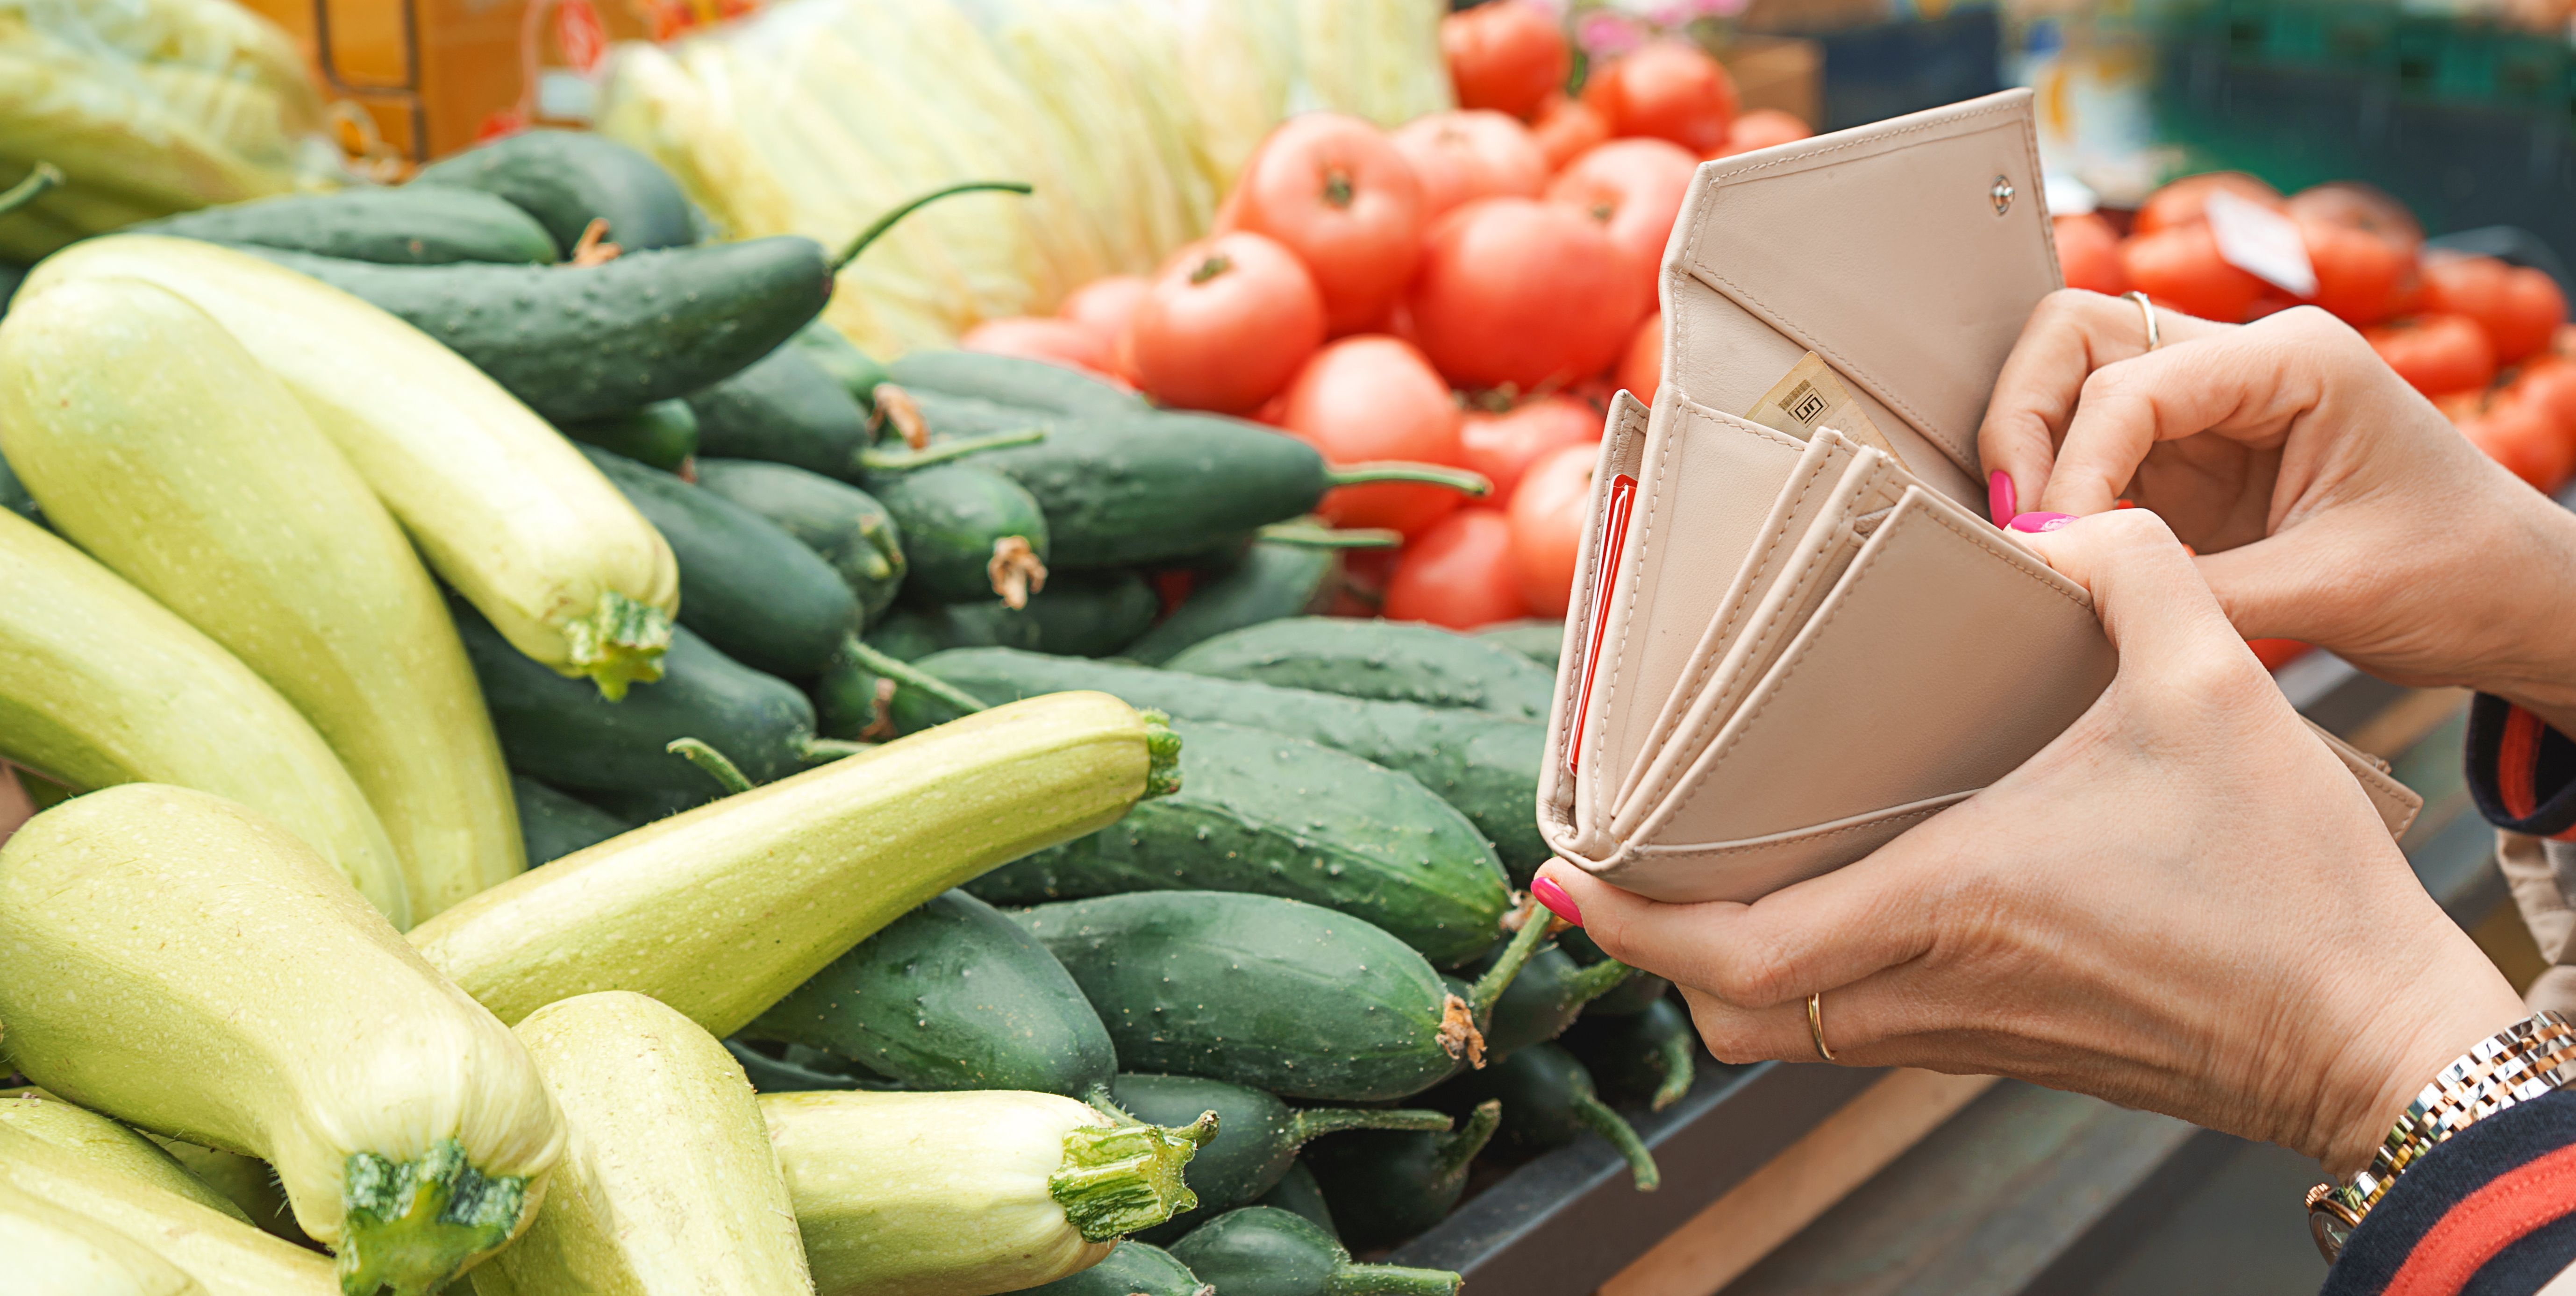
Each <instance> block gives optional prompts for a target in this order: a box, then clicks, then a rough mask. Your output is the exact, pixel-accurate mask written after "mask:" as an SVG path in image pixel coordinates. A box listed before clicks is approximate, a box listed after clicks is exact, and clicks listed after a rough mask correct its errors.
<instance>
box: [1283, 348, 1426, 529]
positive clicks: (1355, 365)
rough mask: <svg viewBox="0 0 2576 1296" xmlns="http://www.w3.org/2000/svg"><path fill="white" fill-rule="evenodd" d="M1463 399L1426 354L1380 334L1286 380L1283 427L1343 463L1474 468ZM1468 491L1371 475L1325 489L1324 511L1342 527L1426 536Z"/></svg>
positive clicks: (1329, 353)
mask: <svg viewBox="0 0 2576 1296" xmlns="http://www.w3.org/2000/svg"><path fill="white" fill-rule="evenodd" d="M1461 417H1462V416H1461V415H1460V413H1459V410H1458V403H1457V402H1456V401H1454V400H1452V399H1450V396H1449V384H1447V383H1445V382H1442V381H1441V380H1440V375H1439V374H1438V373H1435V372H1433V370H1432V368H1431V362H1430V361H1428V360H1425V359H1423V358H1422V352H1421V351H1420V350H1418V349H1416V348H1415V347H1413V346H1412V345H1410V344H1408V343H1405V342H1402V341H1399V340H1397V339H1395V338H1391V337H1386V336H1383V335H1378V334H1363V335H1361V336H1358V337H1346V338H1343V339H1341V340H1340V341H1338V342H1334V343H1332V344H1331V345H1329V346H1326V347H1325V348H1324V349H1323V350H1321V351H1318V352H1316V353H1315V358H1314V359H1312V360H1309V361H1307V362H1306V367H1305V368H1303V369H1300V370H1298V371H1297V379H1296V381H1294V382H1292V383H1290V384H1288V399H1287V404H1286V406H1285V407H1284V408H1283V409H1282V410H1281V411H1280V423H1281V426H1283V427H1285V428H1287V429H1288V433H1289V435H1291V436H1294V437H1296V438H1297V439H1298V440H1300V441H1303V442H1305V443H1307V444H1308V445H1311V446H1313V447H1315V448H1316V449H1317V450H1319V451H1322V452H1323V455H1324V460H1325V462H1327V463H1330V464H1332V465H1334V466H1336V467H1342V466H1346V465H1349V464H1357V463H1375V462H1381V461H1384V460H1390V459H1393V460H1410V461H1412V462H1415V463H1431V464H1441V465H1444V466H1447V467H1451V468H1463V467H1466V466H1467V460H1466V456H1465V455H1464V454H1463V453H1462V452H1461V451H1460V449H1459V445H1458V424H1459V420H1460V418H1461ZM1465 498H1466V497H1465V496H1462V495H1460V494H1459V493H1458V492H1456V491H1453V490H1445V489H1442V488H1440V487H1437V486H1423V485H1416V484H1413V483H1409V482H1373V483H1371V484H1369V485H1366V486H1342V487H1337V488H1335V489H1333V490H1330V491H1327V492H1325V494H1324V502H1323V504H1322V505H1321V506H1320V507H1318V508H1317V510H1316V511H1317V512H1319V513H1321V514H1323V515H1324V517H1325V518H1326V519H1328V520H1330V521H1331V522H1332V523H1333V525H1335V526H1344V527H1393V528H1395V529H1396V530H1398V531H1402V532H1404V533H1405V534H1406V535H1407V536H1413V535H1419V534H1421V532H1422V531H1423V530H1424V529H1426V528H1428V527H1429V526H1430V525H1431V524H1432V523H1434V522H1437V521H1439V520H1440V519H1441V518H1443V517H1446V516H1448V515H1449V513H1451V512H1452V511H1454V510H1455V509H1456V508H1457V507H1458V505H1459V504H1460V503H1462V502H1464V500H1465Z"/></svg>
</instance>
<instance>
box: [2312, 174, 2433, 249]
mask: <svg viewBox="0 0 2576 1296" xmlns="http://www.w3.org/2000/svg"><path fill="white" fill-rule="evenodd" d="M2289 211H2290V214H2291V215H2292V216H2295V217H2298V218H2299V219H2301V220H2303V221H2304V220H2311V219H2313V220H2321V221H2325V222H2327V223H2328V224H2332V225H2344V226H2349V227H2350V228H2353V229H2357V230H2363V231H2366V232H2368V233H2372V234H2376V235H2378V236H2380V237H2381V238H2384V239H2386V240H2388V241H2389V242H2391V243H2394V244H2396V245H2397V246H2399V247H2402V248H2405V249H2407V250H2409V251H2412V250H2414V249H2415V248H2417V247H2420V246H2422V245H2423V242H2424V227H2423V226H2421V225H2419V224H2416V223H2415V213H2413V212H2411V211H2408V210H2406V204H2404V203H2401V202H2399V201H2397V200H2396V199H2394V198H2391V197H2389V196H2388V195H2387V194H2385V193H2383V192H2381V191H2379V190H2377V189H2374V188H2372V187H2370V186H2369V185H2366V184H2362V183H2360V182H2359V181H2355V180H2337V181H2334V182H2332V183H2329V184H2321V185H2315V186H2313V187H2310V188H2306V189H2302V190H2300V191H2299V192H2297V193H2295V194H2293V195H2291V196H2290V206H2289Z"/></svg>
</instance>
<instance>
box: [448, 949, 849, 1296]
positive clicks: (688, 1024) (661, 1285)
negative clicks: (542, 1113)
mask: <svg viewBox="0 0 2576 1296" xmlns="http://www.w3.org/2000/svg"><path fill="white" fill-rule="evenodd" d="M516 1029H517V1032H518V1036H519V1039H520V1040H521V1042H523V1043H525V1044H526V1045H527V1046H528V1055H529V1056H531V1057H533V1058H535V1059H536V1062H537V1070H538V1072H539V1073H540V1074H542V1075H544V1076H545V1079H546V1088H547V1089H548V1090H549V1091H550V1092H552V1093H553V1094H554V1097H555V1106H556V1107H557V1108H559V1109H561V1110H562V1112H563V1120H564V1145H565V1146H564V1159H563V1164H561V1165H559V1166H557V1167H555V1173H554V1178H553V1179H552V1180H551V1181H550V1182H549V1183H548V1185H547V1188H546V1204H545V1207H544V1209H542V1210H540V1211H539V1212H538V1213H537V1222H536V1223H534V1224H531V1225H529V1226H528V1232H527V1234H526V1236H524V1237H521V1238H520V1239H519V1240H518V1241H517V1242H514V1243H512V1244H511V1245H510V1246H509V1248H508V1249H507V1250H504V1251H502V1252H501V1253H500V1254H499V1255H496V1256H494V1257H492V1259H491V1260H490V1261H488V1262H486V1263H485V1264H484V1265H483V1266H482V1267H481V1268H479V1269H476V1270H475V1271H474V1292H475V1296H559V1294H561V1293H570V1292H617V1293H621V1294H625V1296H791V1294H792V1293H798V1292H802V1293H806V1294H807V1296H811V1293H812V1292H813V1290H814V1283H813V1280H812V1279H811V1278H809V1277H807V1276H806V1273H805V1248H804V1244H803V1243H802V1242H800V1241H798V1239H797V1233H796V1215H795V1213H794V1211H793V1210H791V1209H790V1208H789V1206H788V1204H787V1185H786V1184H784V1183H783V1182H781V1181H780V1180H779V1177H778V1154H777V1153H775V1152H773V1151H771V1150H770V1147H769V1132H768V1130H767V1128H766V1127H765V1126H763V1125H762V1124H761V1120H760V1107H759V1105H758V1104H756V1103H755V1102H754V1101H753V1100H752V1096H751V1082H750V1081H748V1080H746V1079H744V1078H743V1074H742V1064H741V1063H739V1062H736V1061H734V1060H733V1055H732V1054H730V1053H727V1052H726V1051H725V1047H724V1045H722V1044H720V1043H717V1042H716V1037H715V1036H713V1035H709V1034H707V1033H706V1032H705V1031H703V1030H701V1029H699V1028H698V1026H697V1024H696V1023H694V1022H692V1021H690V1020H689V1019H688V1018H686V1017H683V1016H681V1015H680V1014H678V1013H676V1012H673V1011H671V1010H670V1009H669V1008H666V1007H664V1006H662V1005H661V1004H659V1003H656V1002H654V1001H653V1000H651V999H647V998H645V997H644V996H642V995H639V994H629V993H627V992H625V991H622V990H611V991H606V992H603V993H600V994H586V995H576V996H574V997H572V998H570V999H566V1000H563V1001H561V1002H559V1003H551V1004H548V1005H546V1006H545V1007H543V1008H540V1009H538V1010H537V1011H535V1012H534V1013H531V1014H529V1016H528V1019H527V1020H526V1021H523V1022H520V1023H519V1024H518V1026H517V1028H516Z"/></svg>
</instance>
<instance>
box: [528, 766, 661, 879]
mask: <svg viewBox="0 0 2576 1296" xmlns="http://www.w3.org/2000/svg"><path fill="white" fill-rule="evenodd" d="M510 792H511V795H512V796H513V797H514V798H515V799H516V800H517V801H518V803H519V839H520V841H521V842H522V843H523V844H524V845H525V846H526V847H527V852H528V867H530V868H535V867H536V866H538V865H540V864H543V863H546V862H547V861H549V860H554V859H560V858H562V857H564V856H566V855H570V854H572V853H573V852H574V851H577V850H584V849H587V848H589V847H592V846H596V845H598V844H600V843H601V842H604V841H607V840H608V839H609V838H611V837H614V836H616V835H618V834H619V833H622V832H625V831H626V830H627V829H629V828H632V827H634V826H635V825H633V824H631V823H628V822H626V821H625V820H623V819H620V818H618V817H617V816H616V815H613V814H610V813H608V812H607V811H605V810H602V809H600V808H599V807H597V806H595V805H592V804H590V803H589V802H587V801H583V800H580V799H579V798H577V797H574V796H573V795H572V794H571V793H569V792H558V791H556V790H554V789H553V788H550V787H547V786H546V785H545V784H543V783H540V782H538V781H536V780H535V779H532V778H529V777H528V776H527V775H525V774H513V775H511V776H510Z"/></svg>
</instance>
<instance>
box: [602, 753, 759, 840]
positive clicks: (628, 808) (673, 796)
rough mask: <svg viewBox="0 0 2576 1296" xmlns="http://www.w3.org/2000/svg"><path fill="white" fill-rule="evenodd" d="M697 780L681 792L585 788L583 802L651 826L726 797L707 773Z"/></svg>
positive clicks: (626, 820) (664, 789) (628, 821)
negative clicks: (708, 777)
mask: <svg viewBox="0 0 2576 1296" xmlns="http://www.w3.org/2000/svg"><path fill="white" fill-rule="evenodd" d="M665 754H668V753H665ZM673 759H675V760H677V759H678V758H677V757H674V758H673ZM681 763H682V764H686V763H687V762H686V761H682V762H681ZM697 780H698V785H697V786H696V787H694V788H691V789H689V790H688V791H686V792H681V791H677V790H674V789H671V788H618V789H614V790H601V789H594V788H583V789H581V796H580V800H581V801H582V802H583V804H585V805H589V806H593V807H595V808H597V809H600V810H604V811H606V812H607V813H609V814H610V815H612V816H614V817H616V818H618V819H621V820H624V821H625V822H627V823H631V824H635V825H638V826H641V825H644V824H649V823H660V822H661V821H663V820H665V819H668V818H670V817H671V816H673V815H675V814H681V813H684V812H686V811H690V810H695V809H697V808H698V807H699V806H702V805H705V804H707V803H708V802H710V801H717V800H721V799H723V797H724V796H725V795H726V794H725V791H724V789H722V788H719V787H717V786H716V785H715V784H714V783H712V782H709V781H708V780H707V778H706V775H705V774H704V773H703V772H701V773H700V774H699V775H698V776H697Z"/></svg>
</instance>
